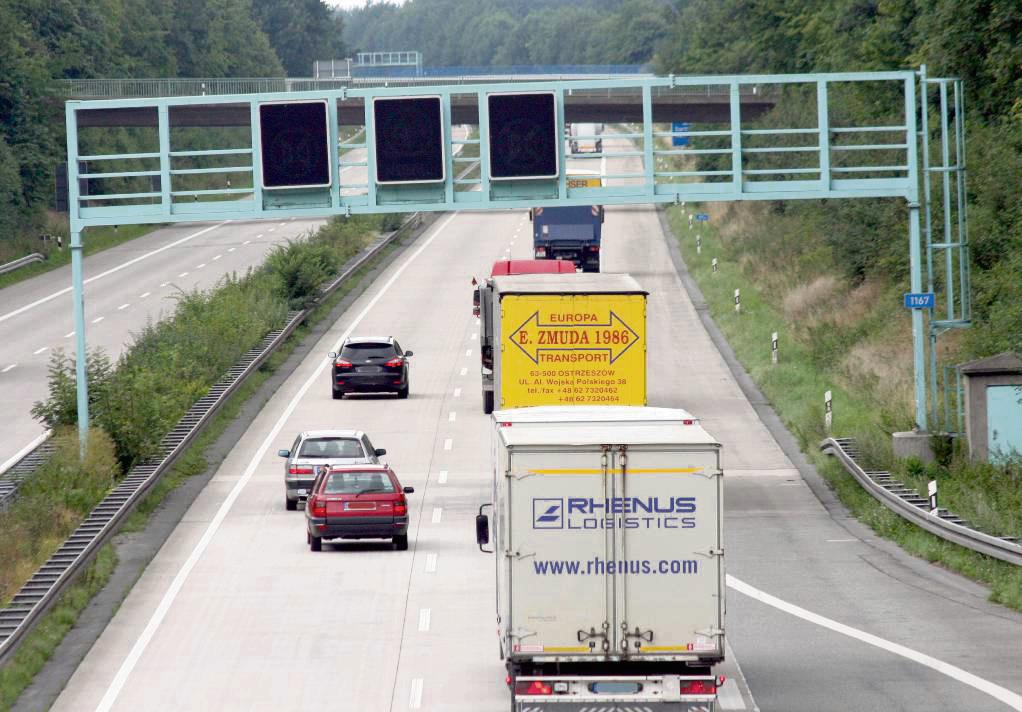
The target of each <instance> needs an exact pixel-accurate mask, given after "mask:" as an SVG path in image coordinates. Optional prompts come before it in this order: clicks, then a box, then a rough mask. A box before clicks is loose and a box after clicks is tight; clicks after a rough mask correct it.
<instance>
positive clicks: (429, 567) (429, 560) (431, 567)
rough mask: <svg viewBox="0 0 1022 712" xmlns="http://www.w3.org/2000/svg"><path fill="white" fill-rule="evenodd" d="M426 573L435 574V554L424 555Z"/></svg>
mask: <svg viewBox="0 0 1022 712" xmlns="http://www.w3.org/2000/svg"><path fill="white" fill-rule="evenodd" d="M426 573H427V574H435V573H436V554H426Z"/></svg>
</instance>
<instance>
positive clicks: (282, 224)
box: [280, 218, 294, 227]
mask: <svg viewBox="0 0 1022 712" xmlns="http://www.w3.org/2000/svg"><path fill="white" fill-rule="evenodd" d="M291 219H292V220H294V218H291ZM285 225H287V223H281V224H280V226H281V227H284V226H285Z"/></svg>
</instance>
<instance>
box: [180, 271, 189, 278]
mask: <svg viewBox="0 0 1022 712" xmlns="http://www.w3.org/2000/svg"><path fill="white" fill-rule="evenodd" d="M187 276H188V273H187V272H182V273H181V274H179V275H178V277H187Z"/></svg>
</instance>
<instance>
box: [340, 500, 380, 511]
mask: <svg viewBox="0 0 1022 712" xmlns="http://www.w3.org/2000/svg"><path fill="white" fill-rule="evenodd" d="M374 509H376V502H345V503H344V511H345V512H366V511H372V510H374Z"/></svg>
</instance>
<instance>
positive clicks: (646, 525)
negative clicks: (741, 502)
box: [532, 497, 696, 530]
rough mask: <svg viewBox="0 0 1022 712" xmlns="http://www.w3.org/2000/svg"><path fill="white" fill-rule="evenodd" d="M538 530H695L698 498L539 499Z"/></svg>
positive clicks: (535, 505) (535, 508)
mask: <svg viewBox="0 0 1022 712" xmlns="http://www.w3.org/2000/svg"><path fill="white" fill-rule="evenodd" d="M532 513H533V520H532V526H533V528H534V529H577V530H584V529H694V528H695V526H696V517H695V513H696V499H695V497H606V498H602V499H597V498H593V497H567V498H562V497H535V498H533V500H532Z"/></svg>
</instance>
